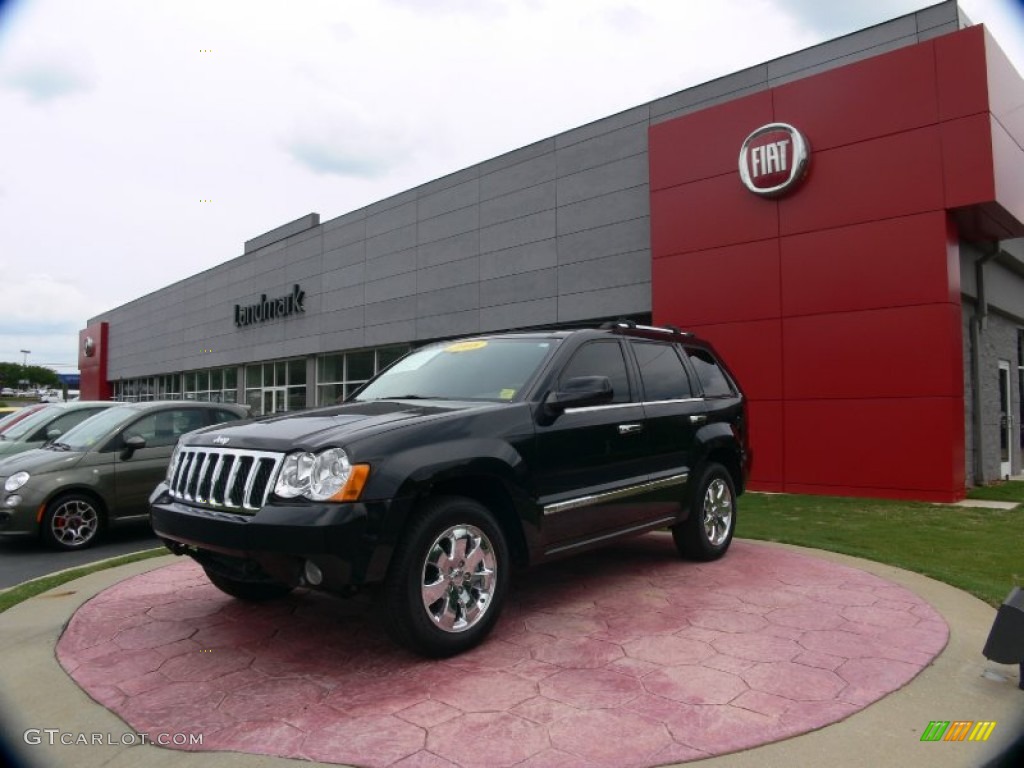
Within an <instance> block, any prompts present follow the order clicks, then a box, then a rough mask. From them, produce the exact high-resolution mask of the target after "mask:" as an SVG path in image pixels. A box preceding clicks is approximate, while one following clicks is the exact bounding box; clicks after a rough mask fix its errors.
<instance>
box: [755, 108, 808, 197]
mask: <svg viewBox="0 0 1024 768" xmlns="http://www.w3.org/2000/svg"><path fill="white" fill-rule="evenodd" d="M810 154H811V148H810V145H809V144H808V143H807V139H806V138H804V135H803V134H802V133H800V131H798V130H797V129H796V128H794V127H793V126H792V125H789V124H788V123H768V125H763V126H761V127H760V128H758V129H757V130H756V131H754V132H753V133H752V134H750V135H749V136H747V139H746V141H744V142H743V147H742V148H741V149H740V179H742V180H743V186H745V187H746V188H747V189H749V190H750V191H751V192H753V193H754V194H755V195H760V196H761V197H778V196H779V195H783V194H785V193H786V192H788V191H789V190H790V189H792V188H793V187H794V186H796V185H797V184H798V183H799V182H800V180H801V179H803V177H804V174H806V173H807V164H808V161H809V160H810Z"/></svg>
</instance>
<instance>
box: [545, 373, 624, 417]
mask: <svg viewBox="0 0 1024 768" xmlns="http://www.w3.org/2000/svg"><path fill="white" fill-rule="evenodd" d="M614 394H615V392H614V390H613V389H612V383H611V381H610V380H609V379H608V377H607V376H577V377H575V378H572V379H569V380H568V381H565V382H563V383H562V388H561V389H556V390H554V391H552V392H550V393H548V396H547V397H546V398H544V410H545V411H546V412H547V413H548V414H549V415H551V416H554V415H556V414H559V413H561V412H562V411H564V410H565V409H566V408H583V407H585V406H588V405H601V404H602V403H610V402H611V400H612V397H613V396H614Z"/></svg>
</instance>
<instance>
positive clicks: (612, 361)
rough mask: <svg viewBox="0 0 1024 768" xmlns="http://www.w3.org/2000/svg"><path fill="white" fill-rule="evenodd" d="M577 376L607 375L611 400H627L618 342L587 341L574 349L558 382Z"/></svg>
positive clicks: (624, 375)
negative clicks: (610, 388) (574, 352)
mask: <svg viewBox="0 0 1024 768" xmlns="http://www.w3.org/2000/svg"><path fill="white" fill-rule="evenodd" d="M577 376H607V377H608V379H609V381H611V383H612V391H613V396H612V402H613V403H628V402H629V377H628V376H627V375H626V360H625V358H624V357H623V356H622V347H620V346H619V342H617V341H588V342H587V343H586V344H584V345H583V346H582V347H580V348H579V349H578V350H576V354H574V355H573V356H572V360H570V361H569V364H568V365H567V366H565V370H563V371H562V375H561V376H560V377H559V379H558V383H559V384H560V385H561V384H563V383H565V382H566V381H568V380H569V379H574V378H576V377H577Z"/></svg>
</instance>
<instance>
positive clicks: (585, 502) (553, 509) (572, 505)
mask: <svg viewBox="0 0 1024 768" xmlns="http://www.w3.org/2000/svg"><path fill="white" fill-rule="evenodd" d="M689 477H690V473H689V472H683V473H681V474H678V475H671V476H670V477H663V478H661V479H660V480H648V481H646V482H643V483H640V484H638V485H630V486H628V487H626V488H617V489H615V490H614V491H605V492H604V493H593V494H590V495H588V496H579V497H577V498H575V499H568V500H566V501H559V502H555V503H554V504H546V505H545V506H544V514H545V515H557V514H558V513H559V512H566V511H568V510H570V509H579V508H580V507H589V506H590V505H591V504H600V503H602V502H605V501H615V500H616V499H625V498H629V497H630V496H636V495H637V494H641V493H647V492H648V491H654V490H657V489H659V488H669V487H671V486H673V485H682V484H683V483H685V482H686V481H687V479H689Z"/></svg>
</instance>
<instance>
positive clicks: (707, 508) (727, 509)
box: [704, 477, 733, 547]
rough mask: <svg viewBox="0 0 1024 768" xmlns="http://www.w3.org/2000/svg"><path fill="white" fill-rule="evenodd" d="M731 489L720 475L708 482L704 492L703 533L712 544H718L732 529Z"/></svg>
mask: <svg viewBox="0 0 1024 768" xmlns="http://www.w3.org/2000/svg"><path fill="white" fill-rule="evenodd" d="M732 508H733V501H732V491H730V490H729V486H728V484H727V483H726V482H725V481H724V480H722V479H721V478H720V477H716V478H715V479H714V480H712V481H711V482H710V483H709V484H708V489H707V491H705V493H704V533H705V534H707V537H708V542H709V543H710V544H711V545H712V546H715V547H717V546H720V545H721V544H722V542H724V541H725V540H726V538H727V537H728V536H729V531H730V530H731V529H732Z"/></svg>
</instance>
